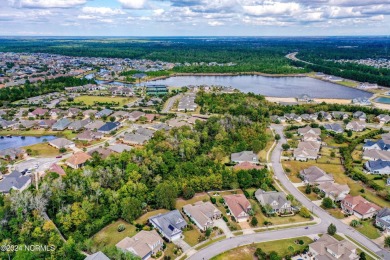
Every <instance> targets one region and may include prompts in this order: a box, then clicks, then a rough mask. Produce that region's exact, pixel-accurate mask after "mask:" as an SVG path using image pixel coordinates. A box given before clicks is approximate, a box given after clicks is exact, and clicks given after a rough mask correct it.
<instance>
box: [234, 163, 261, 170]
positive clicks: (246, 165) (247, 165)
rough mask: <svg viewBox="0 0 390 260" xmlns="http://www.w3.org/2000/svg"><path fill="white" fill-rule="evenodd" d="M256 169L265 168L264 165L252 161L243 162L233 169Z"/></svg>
mask: <svg viewBox="0 0 390 260" xmlns="http://www.w3.org/2000/svg"><path fill="white" fill-rule="evenodd" d="M254 169H256V170H261V169H264V166H262V165H257V164H254V163H250V162H241V163H239V164H236V165H234V166H233V170H235V171H241V170H244V171H247V170H254Z"/></svg>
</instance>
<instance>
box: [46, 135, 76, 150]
mask: <svg viewBox="0 0 390 260" xmlns="http://www.w3.org/2000/svg"><path fill="white" fill-rule="evenodd" d="M49 145H51V146H53V147H55V148H57V149H61V148H74V147H75V143H74V142H72V141H69V140H68V139H65V138H62V137H61V138H57V139H53V140H51V141H49Z"/></svg>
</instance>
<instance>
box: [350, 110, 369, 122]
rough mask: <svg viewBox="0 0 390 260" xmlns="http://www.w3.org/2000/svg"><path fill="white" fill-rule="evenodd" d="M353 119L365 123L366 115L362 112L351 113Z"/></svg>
mask: <svg viewBox="0 0 390 260" xmlns="http://www.w3.org/2000/svg"><path fill="white" fill-rule="evenodd" d="M353 118H356V119H359V120H360V121H364V122H365V121H366V119H367V115H366V113H364V112H362V111H356V112H355V113H353Z"/></svg>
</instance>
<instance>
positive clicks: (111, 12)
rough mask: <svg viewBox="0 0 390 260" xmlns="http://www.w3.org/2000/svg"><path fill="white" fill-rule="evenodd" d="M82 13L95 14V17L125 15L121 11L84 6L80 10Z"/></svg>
mask: <svg viewBox="0 0 390 260" xmlns="http://www.w3.org/2000/svg"><path fill="white" fill-rule="evenodd" d="M81 11H82V12H83V13H86V14H97V15H117V14H125V12H124V11H123V10H121V9H112V8H109V7H92V6H85V7H83V8H82V9H81Z"/></svg>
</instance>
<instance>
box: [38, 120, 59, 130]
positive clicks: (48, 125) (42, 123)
mask: <svg viewBox="0 0 390 260" xmlns="http://www.w3.org/2000/svg"><path fill="white" fill-rule="evenodd" d="M55 122H56V120H54V119H44V120H40V121H38V124H37V127H38V128H44V129H48V128H52V126H53V125H54V124H55Z"/></svg>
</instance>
